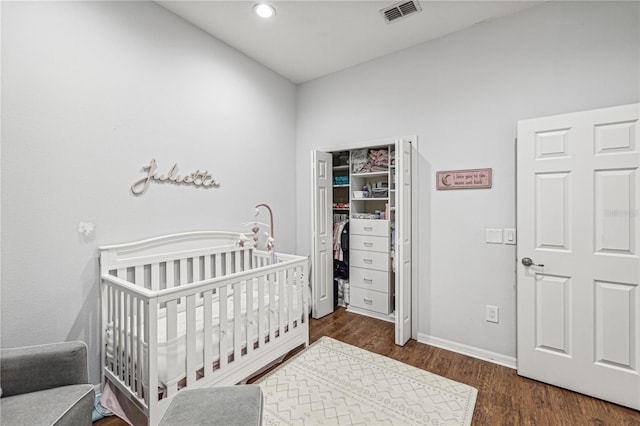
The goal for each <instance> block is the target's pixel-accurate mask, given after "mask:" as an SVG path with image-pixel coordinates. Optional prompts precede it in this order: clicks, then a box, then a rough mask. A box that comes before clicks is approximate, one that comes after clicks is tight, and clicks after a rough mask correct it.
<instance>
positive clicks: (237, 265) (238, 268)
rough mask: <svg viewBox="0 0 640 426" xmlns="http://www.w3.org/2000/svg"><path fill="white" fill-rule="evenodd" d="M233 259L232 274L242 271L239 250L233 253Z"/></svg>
mask: <svg viewBox="0 0 640 426" xmlns="http://www.w3.org/2000/svg"><path fill="white" fill-rule="evenodd" d="M233 257H234V258H235V269H234V270H233V272H241V271H242V263H241V261H242V259H240V250H234V251H233Z"/></svg>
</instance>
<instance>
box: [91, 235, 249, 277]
mask: <svg viewBox="0 0 640 426" xmlns="http://www.w3.org/2000/svg"><path fill="white" fill-rule="evenodd" d="M239 239H240V233H238V232H228V231H195V232H184V233H180V234H171V235H164V236H160V237H155V238H149V239H146V240H141V241H135V242H131V243H125V244H115V245H109V246H102V247H100V248H99V250H100V268H101V271H102V273H106V272H107V271H109V270H113V269H118V268H123V267H128V266H130V265H134V264H137V265H139V264H143V263H153V262H161V261H164V260H165V259H167V258H176V257H192V256H197V255H198V253H200V252H204V251H207V252H209V253H211V252H213V251H218V250H219V251H221V252H223V251H227V250H229V249H233V248H237V247H238V241H239Z"/></svg>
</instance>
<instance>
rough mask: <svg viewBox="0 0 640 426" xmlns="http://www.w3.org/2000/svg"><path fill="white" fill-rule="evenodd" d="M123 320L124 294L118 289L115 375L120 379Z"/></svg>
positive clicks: (114, 329) (114, 326) (114, 330)
mask: <svg viewBox="0 0 640 426" xmlns="http://www.w3.org/2000/svg"><path fill="white" fill-rule="evenodd" d="M121 318H122V292H121V291H120V290H118V289H116V317H115V321H114V324H113V337H114V344H113V346H114V350H115V362H116V369H115V373H116V374H117V375H118V377H119V378H122V377H121V374H122V364H121V359H122V350H121V348H120V346H121V338H120V337H121V335H120V332H121V331H120V330H121V327H122V321H121V320H120V319H121Z"/></svg>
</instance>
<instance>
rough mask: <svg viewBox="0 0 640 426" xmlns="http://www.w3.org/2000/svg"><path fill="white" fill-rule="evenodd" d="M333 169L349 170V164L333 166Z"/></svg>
mask: <svg viewBox="0 0 640 426" xmlns="http://www.w3.org/2000/svg"><path fill="white" fill-rule="evenodd" d="M333 170H349V165H348V164H345V165H343V166H333Z"/></svg>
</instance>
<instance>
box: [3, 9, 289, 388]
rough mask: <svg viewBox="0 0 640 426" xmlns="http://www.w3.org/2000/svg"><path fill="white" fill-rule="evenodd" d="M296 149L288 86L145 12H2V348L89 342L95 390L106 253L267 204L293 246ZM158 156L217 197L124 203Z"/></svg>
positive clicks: (163, 194)
mask: <svg viewBox="0 0 640 426" xmlns="http://www.w3.org/2000/svg"><path fill="white" fill-rule="evenodd" d="M294 141H295V86H294V85H293V84H292V83H290V82H288V81H287V80H285V79H284V78H282V77H280V76H278V75H276V74H274V73H273V72H271V71H269V70H267V69H266V68H264V67H263V66H261V65H259V64H257V63H256V62H254V61H252V60H250V59H248V58H247V57H245V56H243V55H242V54H240V53H238V52H237V51H235V50H233V49H231V48H229V47H228V46H227V45H225V44H223V43H221V42H219V41H217V40H215V39H213V38H212V37H210V36H208V35H206V34H205V33H203V32H201V31H199V30H197V29H196V28H195V27H193V26H191V25H190V24H188V23H186V22H185V21H183V20H182V19H180V18H178V17H176V16H175V15H173V14H171V13H170V12H168V11H167V10H165V9H163V8H162V7H159V6H158V5H156V4H154V3H151V2H61V3H58V2H43V3H28V2H15V3H13V2H2V288H1V296H2V304H1V311H2V313H1V321H2V328H1V331H2V340H1V344H2V347H11V346H18V345H28V344H41V343H46V342H53V341H59V340H71V339H80V340H84V341H86V342H87V343H88V344H89V347H90V352H91V354H90V364H91V365H90V372H91V380H92V381H93V382H94V383H97V382H99V380H100V379H99V368H98V367H99V356H98V353H99V342H100V334H99V325H98V320H99V293H98V288H99V287H98V286H99V284H98V259H97V247H98V246H100V245H104V244H112V243H119V242H126V241H132V240H137V239H142V238H147V237H152V236H157V235H161V234H165V233H171V232H182V231H190V230H197V229H225V230H241V229H242V228H241V223H242V222H244V221H247V220H251V219H252V218H253V215H252V210H253V209H252V207H253V206H254V205H255V204H257V203H259V202H267V203H270V205H271V206H272V207H273V209H274V212H275V228H276V237H277V238H276V246H277V247H278V248H279V249H280V250H282V251H289V252H291V251H293V250H294V248H295V237H294V236H295V232H294V231H295V229H294V227H293V226H288V225H289V224H292V223H295V197H294V196H293V195H292V194H294V192H295V180H294V178H293V176H294V173H295V171H294V169H293V168H292V167H293V166H291V167H289V166H287V165H292V164H293V163H294V161H295V154H294V152H295V142H294ZM152 158H155V159H156V160H157V161H158V166H159V171H163V172H167V171H168V170H169V168H170V167H171V165H173V163H175V162H177V163H178V166H179V169H180V172H183V173H187V172H189V173H190V172H192V171H194V170H196V169H201V170H204V169H208V170H209V171H210V172H211V173H212V174H213V175H214V177H215V178H216V179H217V180H219V181H220V183H221V186H220V188H219V189H207V190H204V189H202V188H194V187H187V186H174V185H170V184H164V185H160V184H156V185H152V186H151V187H150V188H149V190H148V191H147V193H146V194H144V195H142V196H140V197H135V196H132V195H131V194H130V193H129V187H130V186H131V184H132V183H133V182H134V180H136V179H138V178H139V177H141V176H142V173H141V172H142V170H141V168H142V166H143V165H146V164H148V162H149V161H150V160H151V159H152ZM274 164H278V167H273V165H274ZM263 214H264V212H263ZM80 221H85V222H93V223H95V225H96V228H95V235H94V236H93V237H92V238H83V237H82V236H81V235H80V234H79V233H78V224H79V222H80Z"/></svg>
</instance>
